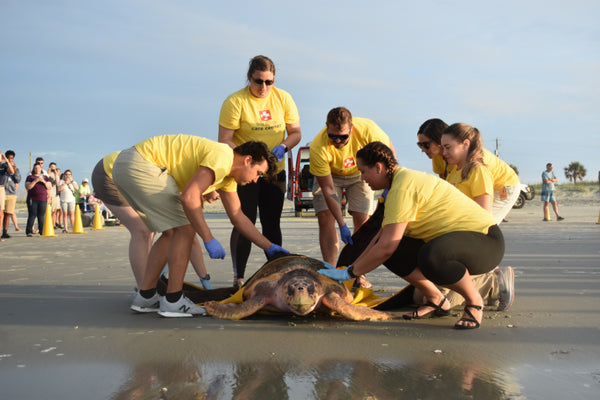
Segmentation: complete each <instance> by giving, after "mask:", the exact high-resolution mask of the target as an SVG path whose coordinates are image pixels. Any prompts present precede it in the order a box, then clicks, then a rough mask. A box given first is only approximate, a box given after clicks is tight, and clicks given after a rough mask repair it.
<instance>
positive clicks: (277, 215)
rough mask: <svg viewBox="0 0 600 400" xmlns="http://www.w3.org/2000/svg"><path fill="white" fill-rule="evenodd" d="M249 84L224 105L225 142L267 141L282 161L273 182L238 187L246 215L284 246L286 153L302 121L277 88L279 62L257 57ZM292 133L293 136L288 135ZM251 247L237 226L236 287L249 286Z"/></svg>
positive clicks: (296, 139)
mask: <svg viewBox="0 0 600 400" xmlns="http://www.w3.org/2000/svg"><path fill="white" fill-rule="evenodd" d="M246 76H247V78H248V86H246V87H244V88H243V89H241V90H238V91H237V92H235V93H233V94H231V95H230V96H229V97H227V99H225V101H224V102H223V105H222V107H221V113H220V116H219V142H222V143H226V144H228V145H229V146H231V148H235V147H237V146H239V145H241V144H243V143H246V142H248V141H261V142H264V143H266V145H267V147H268V148H269V150H271V151H272V152H273V154H274V155H275V156H276V157H277V174H276V175H275V177H274V178H272V179H266V178H259V179H258V181H257V182H256V183H250V184H248V185H244V186H238V196H239V197H240V202H241V204H242V211H243V212H244V214H245V215H246V216H247V217H248V218H249V219H250V221H252V223H255V222H256V213H257V209H258V213H259V214H260V222H261V226H262V231H263V234H264V235H265V237H267V238H268V239H269V240H270V241H272V242H273V243H277V244H278V245H281V244H282V242H283V238H282V234H281V212H282V211H283V200H284V195H285V191H286V178H285V160H284V156H285V153H286V152H287V151H289V150H291V149H292V148H293V147H294V146H296V145H297V144H298V143H299V142H300V139H301V138H302V133H301V131H300V118H299V116H298V110H297V108H296V104H295V103H294V100H293V99H292V96H291V95H290V94H289V93H288V92H286V91H285V90H282V89H279V88H277V87H275V64H274V63H273V61H272V60H271V59H269V58H268V57H265V56H263V55H259V56H256V57H253V58H252V59H251V60H250V65H249V68H248V73H247V75H246ZM286 133H287V136H286ZM250 250H251V243H250V241H249V240H248V239H247V238H245V237H244V236H243V235H242V234H241V233H240V232H239V231H238V230H237V229H236V228H235V227H234V228H233V231H232V232H231V256H232V260H233V284H234V286H236V287H239V286H241V285H242V284H243V283H244V274H245V272H246V264H247V262H248V257H249V256H250Z"/></svg>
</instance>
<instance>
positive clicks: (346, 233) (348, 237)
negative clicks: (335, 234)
mask: <svg viewBox="0 0 600 400" xmlns="http://www.w3.org/2000/svg"><path fill="white" fill-rule="evenodd" d="M340 236H342V242H344V243H350V244H354V242H353V241H352V233H350V228H348V225H342V226H340Z"/></svg>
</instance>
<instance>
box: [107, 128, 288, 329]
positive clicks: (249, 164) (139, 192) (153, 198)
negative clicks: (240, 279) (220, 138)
mask: <svg viewBox="0 0 600 400" xmlns="http://www.w3.org/2000/svg"><path fill="white" fill-rule="evenodd" d="M275 162H276V160H275V157H274V156H273V154H272V153H271V152H270V151H269V149H268V148H267V146H266V145H265V144H264V143H262V142H247V143H244V144H243V145H241V146H238V147H236V148H235V149H231V147H229V146H228V145H226V144H222V143H217V142H213V141H211V140H208V139H205V138H201V137H198V136H191V135H163V136H155V137H151V138H149V139H146V140H144V141H142V142H140V143H138V144H136V145H135V146H134V147H131V148H129V149H126V150H123V151H122V152H121V153H120V154H119V156H118V157H117V159H116V160H115V163H114V165H113V180H114V183H115V185H116V186H117V188H118V189H119V192H120V193H121V194H122V195H123V197H124V198H125V199H126V200H127V202H128V203H129V204H130V205H131V206H132V207H133V208H134V209H135V210H136V211H137V212H138V213H139V214H140V215H141V216H142V217H143V218H144V222H145V223H146V225H147V226H148V229H149V230H150V231H151V232H162V233H163V234H162V235H161V237H160V238H159V239H158V240H157V241H156V242H155V243H154V245H153V246H152V250H151V251H150V255H149V257H148V267H147V269H146V273H145V275H144V278H143V281H142V285H141V287H140V290H139V291H138V293H137V294H136V297H135V298H134V301H133V304H132V307H133V306H136V308H134V309H140V308H141V309H144V311H158V312H159V314H160V315H162V316H165V317H190V316H192V315H203V314H205V313H206V311H205V310H204V307H201V306H198V305H196V304H194V303H193V302H192V301H191V300H189V299H188V298H186V297H185V296H184V295H183V291H182V288H183V278H184V276H185V271H186V268H187V264H188V261H189V256H190V249H191V246H192V241H193V239H194V236H195V234H196V233H198V234H199V235H200V237H201V238H202V240H203V241H204V246H205V247H206V250H207V251H208V254H209V256H210V257H211V258H221V259H223V258H224V257H225V250H224V249H223V247H222V246H221V244H220V243H219V242H218V240H217V239H216V238H215V237H214V236H213V235H212V233H211V231H210V228H209V227H208V225H207V223H206V221H205V219H204V214H203V212H202V195H203V194H206V193H210V192H212V191H215V190H217V191H218V193H219V194H220V197H221V200H222V201H223V206H224V207H225V211H226V212H227V215H228V216H229V219H230V220H231V222H232V223H233V225H234V226H235V227H236V229H238V230H239V231H240V232H242V234H243V235H244V236H246V237H247V238H248V239H249V240H250V241H252V242H253V243H255V244H256V245H257V246H259V247H261V248H262V249H264V250H265V251H266V252H267V255H268V256H273V255H275V254H276V253H278V252H287V251H286V250H285V249H283V248H281V247H280V246H278V245H276V244H273V243H271V242H270V241H269V240H268V239H267V238H265V237H264V236H263V235H261V234H260V232H259V231H258V230H257V229H256V227H255V226H254V224H252V222H251V221H250V220H249V219H248V218H247V217H246V216H245V215H244V214H243V213H242V211H241V207H240V200H239V198H238V196H237V192H236V189H237V184H239V185H245V184H248V183H250V182H256V180H257V179H258V178H259V177H260V176H261V175H271V174H272V173H273V172H274V171H275ZM165 260H166V261H168V263H169V284H168V287H167V293H166V296H164V297H162V298H161V297H160V296H158V294H157V292H156V284H157V281H158V279H159V276H160V272H161V270H162V268H163V266H164V264H165Z"/></svg>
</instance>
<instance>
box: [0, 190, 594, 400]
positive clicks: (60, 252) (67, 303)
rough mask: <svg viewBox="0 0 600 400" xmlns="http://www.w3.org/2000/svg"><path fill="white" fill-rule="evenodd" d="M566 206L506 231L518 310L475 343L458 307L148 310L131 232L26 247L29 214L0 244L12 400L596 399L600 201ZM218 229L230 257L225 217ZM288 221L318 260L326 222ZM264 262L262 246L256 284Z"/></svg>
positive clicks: (292, 240)
mask: <svg viewBox="0 0 600 400" xmlns="http://www.w3.org/2000/svg"><path fill="white" fill-rule="evenodd" d="M559 206H560V209H561V214H562V215H563V216H564V217H566V220H565V221H561V222H557V221H551V222H542V220H541V219H542V212H541V205H540V202H539V200H538V199H535V200H533V201H531V202H528V203H527V204H526V206H525V207H524V208H523V209H520V210H513V211H512V212H511V213H510V214H509V217H508V219H509V222H507V223H504V224H502V225H501V228H502V231H503V232H504V235H505V239H506V255H505V257H504V260H503V262H502V263H501V265H511V266H513V267H514V268H515V272H516V299H515V302H514V304H513V306H512V307H511V309H510V310H508V311H507V312H494V311H489V312H487V311H486V313H485V316H484V321H483V326H482V328H481V329H478V330H473V331H456V330H454V329H452V325H453V324H454V322H455V321H456V320H458V318H459V312H458V311H456V312H455V313H454V315H453V316H451V317H445V318H438V319H434V320H424V321H404V320H402V319H397V320H392V321H385V322H349V321H345V320H341V319H337V318H328V317H324V316H318V317H314V316H312V317H307V318H297V317H291V316H265V315H260V316H255V317H252V318H250V319H248V320H242V321H237V322H232V321H223V320H219V319H215V318H212V317H195V318H179V319H165V318H160V317H158V316H157V315H155V314H151V315H138V314H134V313H132V312H130V311H129V304H130V301H131V298H132V295H133V290H134V285H135V283H134V280H133V276H132V274H131V271H130V268H129V263H128V256H127V246H128V240H129V234H128V232H127V230H126V229H125V228H123V227H106V228H105V229H104V230H101V231H92V230H90V229H89V228H86V229H85V230H86V232H87V233H85V234H80V235H77V234H68V235H66V234H61V233H57V235H58V236H57V237H54V238H40V237H35V238H27V237H25V234H24V228H25V220H24V218H23V217H22V216H21V218H20V219H19V221H20V223H21V228H22V229H23V230H22V231H21V232H13V231H12V230H11V232H10V234H11V235H13V238H11V239H8V240H6V241H4V242H2V243H0V252H1V253H0V254H1V261H0V287H1V289H0V296H1V301H0V316H1V320H0V387H2V396H1V397H2V398H6V399H33V398H40V399H42V398H49V399H50V398H52V399H58V398H61V399H80V398H86V399H137V398H139V399H160V398H162V399H187V398H192V399H193V398H208V399H233V398H244V399H254V398H256V399H259V398H260V399H271V398H272V399H279V398H291V399H310V398H316V399H324V398H332V399H336V398H346V399H364V398H372V399H388V398H389V399H396V398H441V397H440V396H442V397H443V398H450V399H452V398H485V399H504V398H514V399H537V398H565V397H567V396H568V397H569V398H571V399H591V398H597V396H598V393H600V306H599V304H600V225H598V224H597V222H598V217H599V212H600V201H598V200H592V201H573V202H570V203H569V204H566V203H562V204H561V203H560V200H559ZM207 219H208V220H209V225H210V226H211V228H212V230H213V234H214V235H215V236H216V237H217V238H218V239H219V241H221V243H222V244H224V245H227V244H228V243H229V233H230V229H231V226H230V224H229V221H228V219H227V218H226V216H225V215H224V214H223V213H220V212H215V213H210V214H207ZM282 221H283V229H284V247H286V248H287V249H288V250H290V251H291V252H295V253H299V254H305V255H308V256H311V257H315V258H319V256H320V252H319V247H318V232H317V222H316V219H315V218H314V217H310V216H308V217H303V218H295V217H294V214H293V212H292V210H291V208H289V207H288V208H286V212H285V213H284V217H283V220H282ZM11 229H12V225H11ZM263 262H264V255H263V254H262V252H261V251H258V249H257V248H256V247H255V248H254V249H253V252H252V255H251V258H250V261H249V264H248V272H247V276H249V275H250V274H251V273H253V272H254V271H255V270H256V269H258V268H259V267H260V266H261V265H262V264H263ZM206 263H207V268H208V270H209V272H210V274H211V276H212V283H213V286H215V287H222V286H227V285H230V284H231V280H232V270H231V259H230V257H229V256H228V257H227V258H226V259H225V260H224V261H222V260H209V259H207V260H206ZM190 271H191V268H190ZM190 271H188V275H187V280H188V281H190V282H192V283H197V282H198V280H197V278H195V276H194V275H193V272H190ZM368 278H369V280H370V281H371V282H372V283H373V284H374V288H375V290H378V291H380V294H382V295H385V294H389V293H393V292H395V291H397V290H399V289H400V288H401V287H402V286H403V285H404V282H403V281H402V280H401V279H399V278H397V277H395V276H394V275H392V274H391V273H389V272H387V270H385V269H384V268H379V269H377V270H375V271H373V272H372V273H370V274H369V275H368ZM401 311H402V310H398V314H400V313H401Z"/></svg>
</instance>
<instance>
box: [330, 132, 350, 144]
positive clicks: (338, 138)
mask: <svg viewBox="0 0 600 400" xmlns="http://www.w3.org/2000/svg"><path fill="white" fill-rule="evenodd" d="M327 136H329V139H331V140H340V141H342V142H343V141H345V140H347V139H348V138H349V137H350V135H334V134H332V133H328V134H327Z"/></svg>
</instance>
